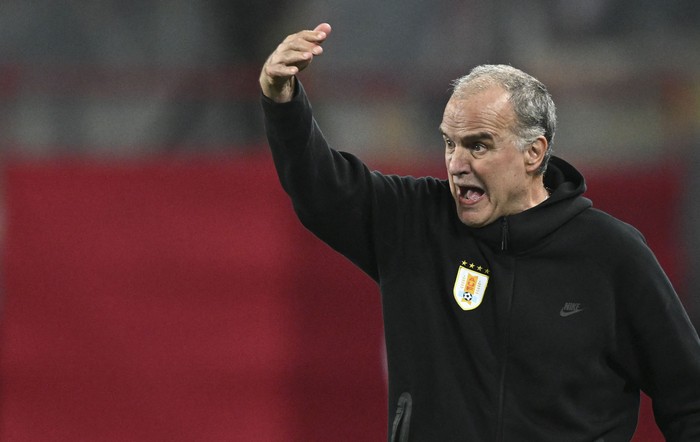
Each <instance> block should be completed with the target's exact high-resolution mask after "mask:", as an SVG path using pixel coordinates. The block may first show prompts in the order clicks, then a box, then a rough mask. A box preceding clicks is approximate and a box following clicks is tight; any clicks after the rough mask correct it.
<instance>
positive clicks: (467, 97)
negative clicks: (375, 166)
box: [260, 23, 700, 442]
mask: <svg viewBox="0 0 700 442" xmlns="http://www.w3.org/2000/svg"><path fill="white" fill-rule="evenodd" d="M330 32H331V28H330V26H329V25H328V24H325V23H324V24H321V25H319V26H318V27H316V29H314V30H309V31H301V32H299V33H296V34H293V35H290V36H289V37H287V39H285V40H284V42H282V43H281V44H280V45H279V46H278V47H277V49H276V50H275V51H274V52H273V53H272V55H270V57H269V58H268V60H267V62H266V63H265V65H264V67H263V69H262V72H261V75H260V86H261V88H262V92H263V108H264V111H265V119H266V127H267V134H268V139H269V143H270V147H271V149H272V152H273V156H274V161H275V165H276V167H277V170H278V174H279V177H280V181H281V183H282V185H283V187H284V189H285V190H286V191H287V193H288V194H289V196H290V197H291V199H292V201H293V203H294V208H295V210H296V212H297V214H298V216H299V218H300V219H301V221H302V222H303V223H304V225H305V226H306V227H307V228H308V229H310V230H311V231H312V232H314V233H315V234H316V235H317V236H318V237H319V238H321V239H322V240H323V241H325V242H327V243H328V244H329V245H330V246H332V247H333V248H335V249H336V250H337V251H338V252H340V253H342V254H343V255H345V256H346V257H348V258H349V259H350V260H352V261H353V262H354V263H355V264H356V265H358V266H359V267H360V268H361V269H362V270H364V271H365V272H366V273H367V274H368V275H369V276H371V277H372V278H373V279H375V280H376V281H377V282H378V284H379V286H380V288H381V293H382V306H383V313H384V326H385V338H386V346H387V353H388V369H389V406H390V410H389V413H390V418H389V429H388V430H389V431H388V436H389V440H390V441H408V440H415V441H457V440H465V441H557V442H560V441H606V442H610V441H623V440H624V441H627V440H629V439H630V438H631V436H632V435H633V433H634V430H635V427H636V424H637V414H638V409H639V393H640V390H644V391H645V392H646V393H647V394H648V395H649V396H650V397H651V398H652V399H653V403H654V411H655V416H656V420H657V423H658V424H659V426H660V428H661V429H662V431H663V432H664V434H665V435H666V437H667V439H668V440H672V441H690V440H700V341H699V340H698V336H697V334H696V332H695V330H694V328H693V326H692V325H691V323H690V321H689V320H688V317H687V315H686V313H685V311H684V310H683V307H682V306H681V304H680V302H679V300H678V298H677V296H676V294H675V292H674V290H673V288H672V286H671V284H670V283H669V281H668V279H667V278H666V276H665V274H664V272H663V270H662V269H661V268H660V267H659V265H658V263H657V261H656V259H655V258H654V255H653V254H652V252H651V251H650V250H649V248H648V247H647V245H646V244H645V241H644V238H643V237H642V235H641V234H640V233H639V232H638V231H637V230H635V229H634V228H633V227H631V226H629V225H627V224H624V223H622V222H620V221H618V220H616V219H614V218H612V217H611V216H609V215H607V214H605V213H603V212H601V211H598V210H596V209H593V208H592V206H591V202H590V201H589V200H588V199H586V198H584V197H582V194H583V192H584V190H585V184H584V180H583V177H582V176H581V175H580V173H579V172H578V171H577V170H576V169H575V168H574V167H572V166H571V165H569V164H568V163H566V162H565V161H563V160H561V159H559V158H556V157H552V156H551V143H552V139H553V136H554V131H555V127H556V116H555V109H554V104H553V102H552V99H551V97H550V95H549V93H548V92H547V89H546V88H545V87H544V86H543V85H542V84H541V83H540V82H539V81H537V80H536V79H534V78H533V77H531V76H530V75H527V74H525V73H524V72H522V71H520V70H517V69H515V68H512V67H510V66H500V65H496V66H479V67H477V68H475V69H474V70H472V72H471V73H470V74H469V75H467V76H465V77H463V78H461V79H459V80H457V81H456V82H455V84H454V92H453V94H452V96H451V98H450V100H449V101H448V103H447V105H446V107H445V112H444V115H443V120H442V124H441V125H440V132H441V133H442V137H443V140H444V144H445V164H446V169H447V179H438V178H433V177H424V178H412V177H398V176H388V175H383V174H381V173H379V172H376V171H370V170H369V169H368V168H367V167H366V166H365V165H364V164H363V163H362V162H361V161H360V160H359V159H357V158H356V157H354V156H353V155H351V154H348V153H342V152H338V151H336V150H334V149H332V148H330V147H329V145H328V144H327V142H326V140H325V139H324V137H323V135H322V134H321V131H320V130H319V128H318V126H317V124H316V121H315V120H314V118H313V115H312V112H311V106H310V104H309V102H308V99H307V97H306V95H305V93H304V89H303V87H302V85H301V83H300V82H299V81H298V79H297V78H296V74H298V73H299V71H301V70H303V69H305V68H306V67H308V66H309V64H310V63H311V61H312V60H313V59H314V58H315V57H316V56H318V55H321V53H322V52H323V48H322V46H321V44H322V43H323V42H324V41H325V39H326V38H327V37H328V35H329V34H330ZM339 431H342V429H339Z"/></svg>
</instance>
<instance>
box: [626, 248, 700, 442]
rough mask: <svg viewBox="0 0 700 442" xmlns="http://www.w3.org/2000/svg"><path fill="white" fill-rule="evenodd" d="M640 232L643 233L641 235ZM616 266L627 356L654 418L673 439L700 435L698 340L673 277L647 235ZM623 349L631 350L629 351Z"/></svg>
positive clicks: (699, 346)
mask: <svg viewBox="0 0 700 442" xmlns="http://www.w3.org/2000/svg"><path fill="white" fill-rule="evenodd" d="M639 237H641V235H639ZM633 242H634V244H633V245H632V247H631V248H625V249H626V250H627V252H628V255H627V257H626V259H625V260H624V264H623V265H622V266H621V268H619V269H618V271H619V272H620V273H621V274H622V275H626V277H624V278H623V281H624V287H622V286H621V287H619V288H618V290H621V291H622V292H623V293H624V295H623V296H622V302H621V303H620V304H619V306H618V307H619V312H618V318H620V323H621V324H624V325H623V328H624V329H626V330H624V331H622V333H623V334H624V335H626V339H625V341H627V344H626V345H624V347H627V349H628V350H629V351H630V352H631V354H629V353H628V354H627V357H625V359H626V360H627V361H628V362H627V363H628V364H632V365H633V366H632V367H631V372H633V373H636V375H635V377H636V376H639V378H638V382H639V385H640V387H641V389H642V390H643V391H644V392H645V393H646V394H647V395H649V397H650V398H651V399H652V404H653V409H654V416H655V419H656V423H657V425H658V426H659V428H660V429H661V431H662V432H663V434H664V436H665V437H666V440H668V441H671V442H674V441H675V442H680V441H684V442H685V441H698V440H700V340H699V339H698V335H697V332H696V330H695V328H694V327H693V324H692V323H691V322H690V319H689V318H688V315H687V313H686V311H685V309H684V308H683V305H682V304H681V301H680V300H679V298H678V296H677V295H676V292H675V291H674V289H673V287H672V285H671V283H670V281H669V280H668V278H667V277H666V275H665V273H664V272H663V270H662V268H661V266H660V265H659V263H658V262H657V260H656V258H655V257H654V255H653V253H652V252H651V250H650V249H649V248H648V247H647V246H646V243H645V242H644V241H643V239H639V240H637V241H633ZM625 353H627V352H626V351H625Z"/></svg>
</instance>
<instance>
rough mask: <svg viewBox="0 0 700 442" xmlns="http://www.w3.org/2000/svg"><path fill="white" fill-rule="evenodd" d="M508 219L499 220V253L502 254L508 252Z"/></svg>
mask: <svg viewBox="0 0 700 442" xmlns="http://www.w3.org/2000/svg"><path fill="white" fill-rule="evenodd" d="M508 235H509V232H508V218H507V217H505V216H504V217H503V218H501V251H502V252H504V251H506V250H508Z"/></svg>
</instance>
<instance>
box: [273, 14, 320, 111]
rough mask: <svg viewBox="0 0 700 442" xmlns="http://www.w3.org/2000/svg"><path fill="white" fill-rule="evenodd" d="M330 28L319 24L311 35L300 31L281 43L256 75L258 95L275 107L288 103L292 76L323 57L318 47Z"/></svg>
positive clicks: (310, 32)
mask: <svg viewBox="0 0 700 442" xmlns="http://www.w3.org/2000/svg"><path fill="white" fill-rule="evenodd" d="M330 32H331V26H330V25H329V24H328V23H321V24H320V25H318V26H316V28H315V29H314V30H313V31H308V30H307V31H300V32H297V33H296V34H292V35H290V36H288V37H287V38H285V39H284V41H283V42H282V43H280V44H279V46H277V49H275V51H274V52H273V53H272V54H271V55H270V56H269V57H268V58H267V61H266V62H265V64H264V65H263V68H262V71H261V72H260V87H261V89H262V93H263V94H264V95H265V96H266V97H268V98H270V99H271V100H273V101H275V102H277V103H286V102H288V101H290V100H291V99H292V94H293V92H294V76H295V75H296V74H298V73H299V72H301V71H302V70H304V69H306V68H307V67H308V66H309V64H310V63H311V61H312V60H313V59H314V57H316V56H318V55H321V54H322V53H323V47H321V44H322V43H323V42H324V41H325V40H326V38H328V35H329V34H330Z"/></svg>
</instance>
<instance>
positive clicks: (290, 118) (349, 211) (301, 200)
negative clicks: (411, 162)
mask: <svg viewBox="0 0 700 442" xmlns="http://www.w3.org/2000/svg"><path fill="white" fill-rule="evenodd" d="M296 84H297V86H296V90H295V95H294V97H293V99H292V101H291V102H288V103H283V104H279V103H274V102H272V101H271V100H269V99H267V98H266V97H265V96H263V97H262V106H263V111H264V117H265V129H266V133H267V138H268V143H269V145H270V149H271V151H272V156H273V160H274V163H275V168H276V169H277V174H278V176H279V180H280V182H281V184H282V187H283V188H284V190H285V192H286V193H287V194H288V195H289V196H290V198H291V200H292V204H293V206H294V210H295V212H296V214H297V216H298V217H299V219H300V221H301V222H302V224H303V225H304V226H305V227H306V228H307V229H309V230H310V231H311V232H313V233H314V234H315V235H316V236H318V237H319V238H320V239H321V240H323V241H324V242H326V243H327V244H329V245H330V246H331V247H332V248H334V249H335V250H337V251H338V252H340V253H341V254H343V255H344V256H346V257H347V258H349V259H350V260H351V261H352V262H354V263H355V264H356V265H357V266H358V267H360V268H361V269H362V270H363V271H364V272H366V273H367V274H369V275H370V276H371V277H372V278H374V279H375V280H377V279H378V269H377V264H376V257H375V253H374V249H375V247H374V242H375V234H374V232H373V229H372V222H371V219H372V211H373V206H376V194H375V190H376V187H377V186H381V185H382V184H381V183H383V182H385V179H384V177H383V176H381V175H380V174H379V173H373V172H371V171H370V170H369V169H368V168H367V167H366V166H365V165H364V164H363V163H362V162H361V161H360V160H359V159H358V158H356V157H355V156H353V155H351V154H348V153H342V152H338V151H336V150H334V149H332V148H330V146H329V145H328V143H327V142H326V140H325V138H324V136H323V134H322V132H321V130H320V129H319V127H318V124H317V122H316V120H315V119H314V118H313V115H312V109H311V105H310V103H309V101H308V99H307V96H306V94H305V92H304V89H303V86H302V85H301V83H300V82H299V81H298V80H297V82H296Z"/></svg>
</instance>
